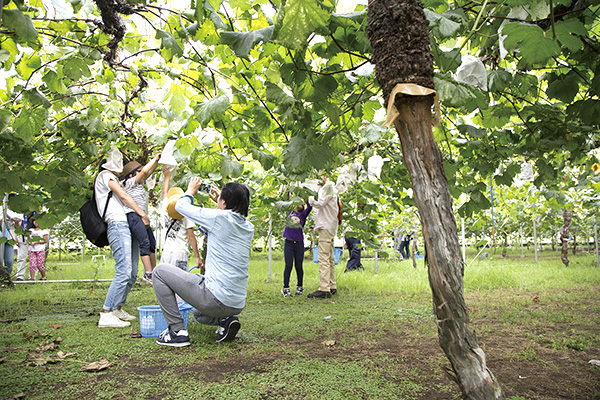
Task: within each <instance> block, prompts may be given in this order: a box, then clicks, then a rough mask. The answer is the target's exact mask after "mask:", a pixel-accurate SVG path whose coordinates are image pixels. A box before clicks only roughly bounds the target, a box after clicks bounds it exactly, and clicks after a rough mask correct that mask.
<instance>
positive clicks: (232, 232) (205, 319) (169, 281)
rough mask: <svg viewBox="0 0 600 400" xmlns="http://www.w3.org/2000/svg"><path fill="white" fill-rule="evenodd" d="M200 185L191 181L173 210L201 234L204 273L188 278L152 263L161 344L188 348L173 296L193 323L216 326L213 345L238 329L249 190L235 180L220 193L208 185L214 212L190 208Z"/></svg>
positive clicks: (249, 242) (247, 238)
mask: <svg viewBox="0 0 600 400" xmlns="http://www.w3.org/2000/svg"><path fill="white" fill-rule="evenodd" d="M201 183H202V182H201V180H200V178H192V179H191V181H190V183H189V185H188V188H187V191H186V192H185V194H183V195H182V196H181V197H180V198H179V199H178V200H177V203H176V205H175V210H176V211H177V212H178V213H179V214H181V215H183V216H184V217H185V218H188V219H189V220H191V221H193V222H195V223H196V224H198V226H199V227H200V229H202V230H203V231H205V232H207V240H208V244H207V255H206V274H205V275H200V274H192V273H189V272H186V271H184V270H182V269H180V268H177V267H176V266H175V265H172V264H167V263H164V264H163V263H160V264H158V266H157V267H156V269H155V270H154V274H153V283H154V293H155V294H156V298H157V300H158V304H159V305H160V308H161V310H162V313H163V315H164V317H165V321H166V322H167V324H168V325H169V326H168V328H167V329H166V330H165V331H164V332H162V333H161V334H160V335H158V337H157V338H156V343H158V344H160V345H164V346H175V347H182V346H188V345H189V344H190V337H189V335H188V332H187V330H185V329H184V328H185V324H184V321H183V318H182V317H181V314H180V312H179V308H178V307H177V297H176V296H179V297H181V299H183V300H184V301H185V302H187V303H189V304H190V305H191V306H192V307H194V318H195V319H196V320H197V321H198V322H199V323H201V324H205V325H215V326H218V328H217V332H216V341H217V342H225V341H230V340H233V339H235V337H236V335H237V333H238V331H239V329H240V327H241V325H240V321H239V318H238V314H239V313H240V312H242V310H243V309H244V306H245V303H246V290H247V286H248V266H249V264H250V248H251V245H252V237H253V236H254V226H253V225H252V223H251V222H250V221H248V219H247V216H248V208H249V205H250V191H249V190H248V188H247V187H246V186H244V185H242V184H240V183H236V182H229V183H227V184H225V185H224V186H223V188H222V189H221V190H219V189H217V188H216V187H214V186H213V187H212V189H211V194H210V197H211V199H212V200H213V201H215V202H216V203H217V208H216V209H211V208H203V207H198V206H196V205H194V195H195V194H196V193H198V189H199V188H200V186H201Z"/></svg>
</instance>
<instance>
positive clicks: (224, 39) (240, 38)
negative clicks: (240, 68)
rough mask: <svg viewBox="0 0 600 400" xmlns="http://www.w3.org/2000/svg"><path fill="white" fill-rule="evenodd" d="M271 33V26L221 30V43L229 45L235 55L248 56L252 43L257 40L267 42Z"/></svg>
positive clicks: (257, 41) (255, 42)
mask: <svg viewBox="0 0 600 400" xmlns="http://www.w3.org/2000/svg"><path fill="white" fill-rule="evenodd" d="M272 33H273V27H272V26H267V27H266V28H262V29H258V30H255V31H250V32H221V43H223V44H226V45H228V46H229V47H231V48H232V49H233V51H234V52H235V55H236V56H238V57H242V58H248V54H250V50H252V48H253V47H254V45H255V44H257V43H259V42H268V41H269V40H270V39H271V34H272Z"/></svg>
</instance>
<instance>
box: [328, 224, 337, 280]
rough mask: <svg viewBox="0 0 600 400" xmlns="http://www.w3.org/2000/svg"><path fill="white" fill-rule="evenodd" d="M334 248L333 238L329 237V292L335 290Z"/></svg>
mask: <svg viewBox="0 0 600 400" xmlns="http://www.w3.org/2000/svg"><path fill="white" fill-rule="evenodd" d="M334 254H335V248H334V247H333V236H332V237H331V249H330V250H329V290H330V291H332V292H333V291H335V290H337V285H336V283H335V256H334Z"/></svg>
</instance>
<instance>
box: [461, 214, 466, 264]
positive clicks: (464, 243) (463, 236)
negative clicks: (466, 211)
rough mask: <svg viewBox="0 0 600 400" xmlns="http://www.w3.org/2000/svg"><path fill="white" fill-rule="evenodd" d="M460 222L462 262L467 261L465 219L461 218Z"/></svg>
mask: <svg viewBox="0 0 600 400" xmlns="http://www.w3.org/2000/svg"><path fill="white" fill-rule="evenodd" d="M461 220H462V221H461V222H462V256H463V263H465V264H466V263H467V243H466V239H465V219H464V218H461Z"/></svg>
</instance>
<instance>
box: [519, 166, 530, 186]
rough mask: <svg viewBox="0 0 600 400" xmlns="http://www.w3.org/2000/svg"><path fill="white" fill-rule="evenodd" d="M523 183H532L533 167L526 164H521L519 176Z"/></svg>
mask: <svg viewBox="0 0 600 400" xmlns="http://www.w3.org/2000/svg"><path fill="white" fill-rule="evenodd" d="M519 177H520V178H521V179H522V180H524V181H529V182H533V165H531V164H529V163H528V162H524V163H522V164H521V175H520V176H519Z"/></svg>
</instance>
